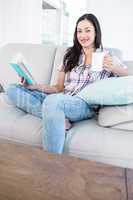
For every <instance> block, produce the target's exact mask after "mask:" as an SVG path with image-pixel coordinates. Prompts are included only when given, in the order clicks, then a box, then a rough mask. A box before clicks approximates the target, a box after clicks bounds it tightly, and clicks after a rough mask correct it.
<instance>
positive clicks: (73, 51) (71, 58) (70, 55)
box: [63, 14, 103, 72]
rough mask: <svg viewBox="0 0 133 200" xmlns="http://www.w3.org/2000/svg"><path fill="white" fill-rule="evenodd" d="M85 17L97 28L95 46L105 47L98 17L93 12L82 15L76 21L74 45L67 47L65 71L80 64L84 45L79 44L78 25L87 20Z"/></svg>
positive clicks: (64, 60)
mask: <svg viewBox="0 0 133 200" xmlns="http://www.w3.org/2000/svg"><path fill="white" fill-rule="evenodd" d="M85 19H87V20H88V21H90V22H91V23H92V24H93V26H94V28H95V34H96V36H95V42H94V45H95V48H96V49H97V48H103V47H102V42H101V38H102V34H101V28H100V24H99V22H98V19H97V18H96V17H95V16H94V15H93V14H84V15H82V16H81V17H80V18H79V19H78V21H77V23H76V27H75V32H74V38H73V46H72V47H70V48H68V49H67V51H66V54H65V56H64V59H63V64H64V66H65V72H68V71H71V70H72V69H73V68H74V67H75V66H76V65H77V64H78V61H79V56H80V54H81V49H82V46H81V45H80V44H79V42H78V39H77V25H78V23H79V22H80V21H82V20H85Z"/></svg>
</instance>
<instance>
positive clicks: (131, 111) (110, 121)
mask: <svg viewBox="0 0 133 200" xmlns="http://www.w3.org/2000/svg"><path fill="white" fill-rule="evenodd" d="M131 121H133V104H130V105H126V106H106V107H103V108H101V109H100V110H99V115H98V122H99V125H101V126H115V125H118V124H121V123H126V122H131ZM127 130H128V128H127Z"/></svg>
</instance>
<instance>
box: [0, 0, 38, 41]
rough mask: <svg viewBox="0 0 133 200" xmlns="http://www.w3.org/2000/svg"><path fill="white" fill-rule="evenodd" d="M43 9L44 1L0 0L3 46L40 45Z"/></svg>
mask: <svg viewBox="0 0 133 200" xmlns="http://www.w3.org/2000/svg"><path fill="white" fill-rule="evenodd" d="M41 9H42V0H10V1H9V0H2V1H1V0H0V11H1V12H0V16H1V21H2V22H1V21H0V22H1V24H2V35H0V36H1V40H2V44H3V43H9V42H24V43H30V42H31V43H40V42H41V17H42V16H41ZM1 40H0V41H1Z"/></svg>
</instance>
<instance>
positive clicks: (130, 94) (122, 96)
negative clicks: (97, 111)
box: [78, 76, 133, 105]
mask: <svg viewBox="0 0 133 200" xmlns="http://www.w3.org/2000/svg"><path fill="white" fill-rule="evenodd" d="M132 85H133V76H125V77H119V78H117V77H111V78H107V79H103V80H100V81H97V82H94V83H92V84H89V85H88V86H86V87H85V88H84V89H83V90H81V91H80V92H79V93H78V96H79V97H80V98H82V99H83V100H84V101H86V102H87V103H88V104H89V105H92V104H98V105H126V104H131V103H133V89H132Z"/></svg>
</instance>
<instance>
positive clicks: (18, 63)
mask: <svg viewBox="0 0 133 200" xmlns="http://www.w3.org/2000/svg"><path fill="white" fill-rule="evenodd" d="M10 65H11V66H12V68H13V69H14V70H15V71H16V72H17V74H18V75H19V76H20V77H22V78H24V79H25V81H26V82H27V83H28V84H36V81H35V79H34V78H33V76H32V74H31V69H30V68H29V66H28V65H27V62H26V61H25V58H24V57H23V55H22V54H20V53H19V54H17V55H16V56H14V57H13V59H12V60H11V62H10Z"/></svg>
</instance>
